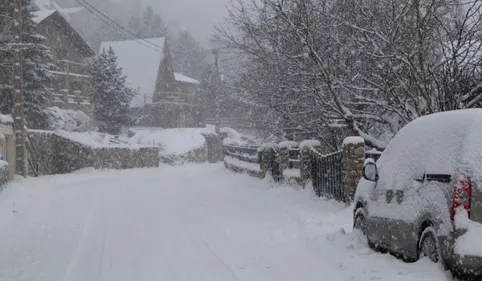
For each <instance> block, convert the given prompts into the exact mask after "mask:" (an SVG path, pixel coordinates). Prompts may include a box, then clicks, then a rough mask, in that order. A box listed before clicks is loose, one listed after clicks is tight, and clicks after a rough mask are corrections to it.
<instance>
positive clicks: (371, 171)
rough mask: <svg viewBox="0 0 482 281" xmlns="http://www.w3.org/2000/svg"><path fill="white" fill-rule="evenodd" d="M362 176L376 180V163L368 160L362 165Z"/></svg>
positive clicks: (369, 179)
mask: <svg viewBox="0 0 482 281" xmlns="http://www.w3.org/2000/svg"><path fill="white" fill-rule="evenodd" d="M363 178H364V179H366V180H368V181H377V180H378V170H377V164H375V163H374V162H368V163H366V164H365V167H363Z"/></svg>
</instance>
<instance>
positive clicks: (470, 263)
mask: <svg viewBox="0 0 482 281" xmlns="http://www.w3.org/2000/svg"><path fill="white" fill-rule="evenodd" d="M481 223H482V109H469V110H456V111H449V112H444V113H437V114H432V115H428V116H424V117H420V118H417V119H416V120H414V121H412V122H411V123H409V124H408V125H406V126H405V127H403V128H402V129H401V130H400V131H399V132H398V133H397V134H396V136H395V137H394V138H393V139H392V141H391V142H390V143H389V145H388V146H387V148H386V149H385V151H384V152H383V154H382V156H381V157H380V159H379V160H378V161H377V162H376V163H375V161H373V160H371V159H367V160H366V161H365V167H364V171H363V178H362V179H361V180H360V182H359V184H358V187H357V191H356V195H355V208H354V228H356V229H360V230H361V231H362V232H363V233H364V234H365V235H366V236H367V238H368V243H369V245H370V246H371V247H372V248H374V249H377V250H383V251H389V252H391V253H392V254H395V255H396V256H398V257H401V258H403V259H404V260H406V261H416V260H418V259H419V258H420V257H423V256H426V257H428V258H430V259H431V260H432V261H434V262H442V263H443V264H444V265H445V266H446V267H447V268H448V269H450V270H452V271H453V272H454V273H457V274H470V275H482V242H481V239H482V224H481Z"/></svg>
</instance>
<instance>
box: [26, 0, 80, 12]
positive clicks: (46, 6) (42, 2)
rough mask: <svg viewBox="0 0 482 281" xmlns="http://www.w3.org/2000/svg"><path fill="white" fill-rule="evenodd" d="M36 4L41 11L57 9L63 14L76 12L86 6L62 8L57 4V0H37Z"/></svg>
mask: <svg viewBox="0 0 482 281" xmlns="http://www.w3.org/2000/svg"><path fill="white" fill-rule="evenodd" d="M34 4H35V6H37V8H38V9H39V10H41V11H43V10H52V9H55V10H58V11H59V12H60V13H61V14H65V15H70V14H75V13H78V12H80V11H82V10H84V7H72V8H62V7H60V6H59V5H58V4H57V2H55V0H35V1H34Z"/></svg>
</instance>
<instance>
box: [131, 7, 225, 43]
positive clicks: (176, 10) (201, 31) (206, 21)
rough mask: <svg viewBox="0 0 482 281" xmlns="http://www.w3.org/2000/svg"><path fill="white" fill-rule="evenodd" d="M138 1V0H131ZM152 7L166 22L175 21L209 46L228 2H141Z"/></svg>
mask: <svg viewBox="0 0 482 281" xmlns="http://www.w3.org/2000/svg"><path fill="white" fill-rule="evenodd" d="M131 1H139V0H131ZM142 1H143V3H144V4H149V5H152V6H153V7H154V8H155V9H156V10H157V11H158V12H159V13H160V14H161V15H162V17H163V18H164V20H165V21H166V22H170V21H172V20H175V21H176V22H178V23H179V24H180V25H181V28H184V29H187V30H189V31H190V32H191V33H193V34H194V35H195V37H196V38H197V39H198V40H199V41H202V42H203V43H204V44H209V36H210V34H211V32H212V29H213V26H214V25H215V24H217V23H219V22H220V21H222V19H223V17H225V16H226V14H227V10H226V6H227V5H228V4H229V0H142Z"/></svg>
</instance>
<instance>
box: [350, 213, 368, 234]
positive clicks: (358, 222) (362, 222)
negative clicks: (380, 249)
mask: <svg viewBox="0 0 482 281" xmlns="http://www.w3.org/2000/svg"><path fill="white" fill-rule="evenodd" d="M353 229H358V230H360V231H361V232H362V233H363V235H367V219H366V217H365V211H363V208H358V209H357V210H356V212H355V219H354V221H353Z"/></svg>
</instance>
